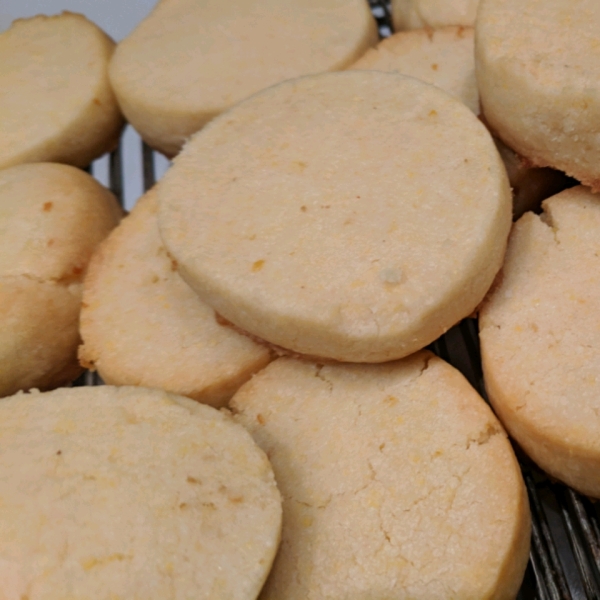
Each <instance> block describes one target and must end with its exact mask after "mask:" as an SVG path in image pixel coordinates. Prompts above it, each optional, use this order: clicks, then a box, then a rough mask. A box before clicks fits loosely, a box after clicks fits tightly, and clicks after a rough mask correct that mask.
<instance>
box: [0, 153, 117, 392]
mask: <svg viewBox="0 0 600 600" xmlns="http://www.w3.org/2000/svg"><path fill="white" fill-rule="evenodd" d="M120 216H121V209H120V208H119V205H118V204H117V201H116V199H115V197H114V196H113V195H112V194H111V193H110V192H109V191H108V190H107V189H106V188H104V187H102V186H101V185H100V184H99V183H98V182H96V180H95V179H93V178H92V177H90V175H88V174H87V173H84V172H83V171H80V170H79V169H76V168H74V167H70V166H67V165H57V164H49V163H37V164H25V165H18V166H15V167H11V168H9V169H5V170H3V171H0V314H1V315H2V327H0V396H6V395H9V394H13V393H14V392H16V391H17V390H19V389H28V388H31V387H40V388H48V387H52V386H56V385H60V384H62V383H64V382H66V381H69V380H70V379H72V378H74V377H75V376H76V375H77V373H78V372H79V371H80V368H79V366H78V364H77V346H78V344H79V332H78V329H79V327H78V321H79V309H80V303H81V282H82V280H83V276H84V273H85V269H86V268H87V264H88V261H89V259H90V256H91V254H92V252H93V251H94V249H95V248H96V246H97V245H98V243H99V242H100V241H101V240H102V239H103V238H104V237H106V235H108V233H109V231H110V230H111V229H112V228H113V227H114V226H115V225H116V224H117V223H118V221H119V218H120Z"/></svg>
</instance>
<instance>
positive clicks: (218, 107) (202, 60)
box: [110, 0, 377, 156]
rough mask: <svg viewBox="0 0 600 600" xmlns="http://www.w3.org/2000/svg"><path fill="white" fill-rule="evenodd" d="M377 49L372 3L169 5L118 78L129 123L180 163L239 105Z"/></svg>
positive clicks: (124, 56)
mask: <svg viewBox="0 0 600 600" xmlns="http://www.w3.org/2000/svg"><path fill="white" fill-rule="evenodd" d="M376 43H377V27H376V24H375V20H374V19H373V16H372V15H371V12H370V10H369V6H368V4H367V3H366V2H365V0H294V1H293V2H287V1H284V2H282V1H281V0H261V1H260V2H257V0H228V1H227V2H223V1H222V0H204V1H203V2H198V1H197V0H161V1H160V2H159V3H158V4H157V5H156V7H155V8H154V10H153V12H152V13H151V14H150V15H149V16H148V17H147V18H146V19H145V20H144V21H142V23H141V24H140V25H139V26H138V27H137V28H136V29H135V30H134V31H133V33H132V34H131V35H130V36H129V37H127V38H126V39H125V40H123V41H122V42H121V43H120V44H119V45H118V47H117V51H116V53H115V56H114V58H113V60H112V63H111V66H110V77H111V82H112V84H113V87H114V89H115V92H116V94H117V97H118V98H119V103H120V105H121V108H122V109H123V112H124V113H125V116H126V117H127V119H128V121H129V122H130V123H131V124H132V125H133V126H134V127H135V128H136V129H137V130H138V132H139V133H140V134H141V136H142V137H143V138H144V140H146V142H148V144H150V145H151V146H152V147H154V148H156V149H158V150H160V151H161V152H163V153H165V154H166V155H168V156H173V155H175V154H177V153H178V152H179V150H180V149H181V147H182V145H183V143H184V142H185V141H186V140H187V139H188V138H189V137H190V135H192V134H193V133H195V132H196V131H198V130H199V129H200V128H201V127H202V126H203V125H204V124H205V123H206V122H207V121H209V120H210V119H212V118H213V117H214V116H216V115H218V114H219V113H220V112H222V111H223V110H225V109H226V108H229V107H230V106H232V105H233V104H235V103H236V102H239V101H240V100H243V99H244V98H246V97H247V96H250V95H251V94H253V93H255V92H258V91H259V90H262V89H264V88H266V87H269V86H271V85H273V84H275V83H279V82H280V81H284V80H286V79H292V78H294V77H299V76H301V75H308V74H309V73H319V72H322V71H334V70H338V69H343V68H345V67H347V66H348V65H350V64H352V63H353V62H354V61H355V60H356V59H357V58H358V57H359V56H360V55H361V54H363V53H364V51H365V50H366V49H367V48H368V47H369V46H373V45H374V44H376Z"/></svg>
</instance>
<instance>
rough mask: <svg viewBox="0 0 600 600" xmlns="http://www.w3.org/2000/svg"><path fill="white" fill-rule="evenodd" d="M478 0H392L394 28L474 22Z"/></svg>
mask: <svg viewBox="0 0 600 600" xmlns="http://www.w3.org/2000/svg"><path fill="white" fill-rule="evenodd" d="M478 6H479V0H392V18H393V21H394V29H395V30H396V31H401V30H403V29H421V28H422V27H444V26H446V25H462V26H463V27H472V26H473V25H474V24H475V16H476V15H477V7H478Z"/></svg>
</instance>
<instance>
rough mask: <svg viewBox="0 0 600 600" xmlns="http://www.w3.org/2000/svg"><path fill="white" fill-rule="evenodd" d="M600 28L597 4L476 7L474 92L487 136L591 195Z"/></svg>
mask: <svg viewBox="0 0 600 600" xmlns="http://www.w3.org/2000/svg"><path fill="white" fill-rule="evenodd" d="M515 15H518V17H517V18H515ZM599 27H600V4H599V3H598V2H596V1H595V0H576V1H574V2H572V1H571V0H549V1H547V2H546V1H545V0H544V1H542V0H524V1H522V0H482V3H481V7H480V10H479V13H478V19H477V25H476V33H475V48H476V54H475V57H476V69H477V81H478V85H479V93H480V96H481V104H482V108H483V113H484V115H485V118H486V120H487V121H488V122H489V124H490V125H491V127H492V129H493V130H494V131H495V132H496V133H497V134H498V135H499V136H500V138H502V140H504V141H505V142H506V144H507V145H508V146H510V147H511V148H513V149H514V150H515V151H517V152H518V153H519V154H520V155H521V156H524V157H525V158H527V159H528V160H529V161H530V162H531V163H532V164H534V165H537V166H551V167H554V168H557V169H560V170H561V171H564V172H566V173H567V174H568V175H570V176H572V177H575V178H576V179H578V180H579V181H581V182H582V183H584V184H586V185H589V186H591V187H592V188H593V189H595V190H598V189H600V141H599V140H600V135H599V133H600V129H599V125H598V123H600V83H598V82H599V81H600V46H599V45H598V43H597V31H598V28H599Z"/></svg>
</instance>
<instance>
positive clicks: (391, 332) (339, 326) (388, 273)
mask: <svg viewBox="0 0 600 600" xmlns="http://www.w3.org/2000/svg"><path fill="white" fill-rule="evenodd" d="M158 196H159V200H160V210H159V228H160V230H161V235H162V237H163V240H164V242H165V245H166V246H167V248H168V249H169V251H170V252H171V254H172V255H173V257H174V258H175V259H176V260H177V262H178V265H179V270H180V273H181V274H182V275H183V277H184V279H185V280H186V281H187V282H188V283H189V284H190V285H191V287H192V288H193V289H194V290H195V291H196V292H197V293H198V295H199V296H200V297H201V298H202V299H203V300H204V301H206V302H207V303H208V304H209V305H211V306H212V307H213V308H215V310H217V312H219V313H220V314H221V315H223V316H224V317H225V318H226V319H228V320H229V321H231V322H233V323H234V324H235V325H237V326H239V327H241V328H242V329H244V330H246V331H248V332H250V333H252V334H254V335H256V336H258V337H261V338H264V339H265V340H267V341H269V342H271V343H273V344H277V345H279V346H282V347H284V348H287V349H290V350H293V351H295V352H300V353H303V354H308V355H313V356H319V357H326V358H332V359H336V360H344V361H356V362H379V361H384V360H390V359H393V358H397V357H400V356H405V355H408V354H410V353H411V352H414V351H416V350H418V349H420V348H422V347H424V346H426V345H427V344H428V343H430V342H431V341H433V340H434V339H435V338H437V337H438V336H439V335H440V334H441V333H443V332H444V331H445V330H446V329H448V328H449V327H451V326H452V325H453V324H454V323H456V322H457V321H459V320H460V319H461V318H463V317H465V316H467V315H468V314H470V312H471V311H472V310H473V309H474V308H475V307H476V306H477V304H478V303H479V302H480V301H481V299H482V298H483V296H484V294H485V292H486V291H487V289H488V287H489V286H490V285H491V283H492V281H493V278H494V275H495V274H496V272H497V270H498V269H499V268H500V264H501V261H502V257H503V254H504V249H505V244H506V239H507V236H508V231H509V228H510V212H511V197H510V189H509V186H508V182H507V179H506V172H505V170H504V167H503V165H502V162H501V160H500V158H499V156H498V153H497V151H496V149H495V147H494V144H493V142H492V139H491V137H490V135H489V133H488V132H487V131H486V129H485V127H484V126H483V125H482V124H481V123H480V122H479V121H478V120H477V118H476V117H475V115H473V113H472V112H471V111H470V110H469V109H468V108H467V107H466V106H464V105H463V104H462V103H461V102H460V101H459V100H457V99H455V98H452V97H451V96H450V95H448V94H446V93H445V92H443V91H441V90H439V89H437V88H435V87H433V86H431V85H427V84H425V83H422V82H420V81H417V80H416V79H413V78H409V77H404V76H401V75H397V74H388V73H379V72H375V71H346V72H343V73H329V74H324V75H316V76H311V77H306V78H301V79H298V80H293V81H289V82H285V83H283V84H280V85H279V86H275V87H273V88H270V89H269V90H266V91H264V92H262V93H260V94H257V95H255V96H253V97H252V98H250V99H248V100H246V101H245V102H242V103H240V104H238V105H237V106H236V107H234V108H233V109H231V110H230V111H228V112H227V113H226V114H223V115H222V116H221V117H219V118H218V119H216V120H215V121H213V122H212V123H211V124H210V125H209V126H208V127H206V128H205V129H204V130H203V131H201V132H199V133H198V134H196V136H195V137H194V138H193V139H192V141H191V142H190V143H189V144H188V145H187V146H186V148H185V150H184V151H183V152H182V153H181V154H180V155H179V156H178V157H177V159H176V160H175V162H174V166H173V167H172V168H171V169H170V170H169V172H168V173H167V174H166V176H165V178H164V179H163V180H162V181H161V185H160V186H159V187H158Z"/></svg>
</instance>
